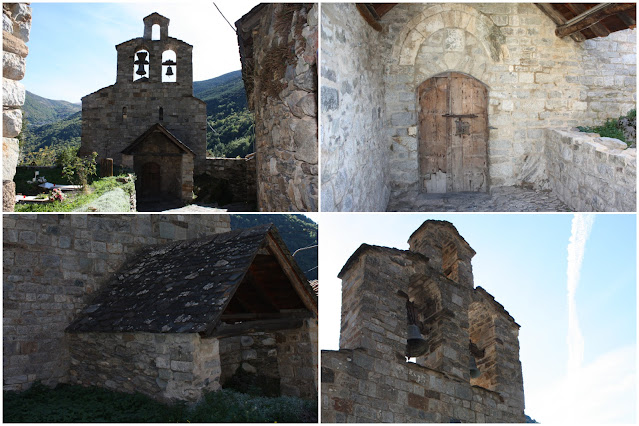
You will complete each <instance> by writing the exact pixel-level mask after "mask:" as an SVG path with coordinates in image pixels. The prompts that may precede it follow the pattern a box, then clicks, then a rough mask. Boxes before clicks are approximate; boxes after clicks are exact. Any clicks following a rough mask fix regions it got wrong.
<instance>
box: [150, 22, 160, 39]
mask: <svg viewBox="0 0 639 426" xmlns="http://www.w3.org/2000/svg"><path fill="white" fill-rule="evenodd" d="M159 39H160V25H158V24H154V25H153V26H152V27H151V40H159Z"/></svg>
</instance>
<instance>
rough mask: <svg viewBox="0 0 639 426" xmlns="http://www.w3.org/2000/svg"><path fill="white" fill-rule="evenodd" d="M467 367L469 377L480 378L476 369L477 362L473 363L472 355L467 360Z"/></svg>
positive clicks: (479, 373)
mask: <svg viewBox="0 0 639 426" xmlns="http://www.w3.org/2000/svg"><path fill="white" fill-rule="evenodd" d="M468 367H469V368H470V377H472V378H473V379H476V378H477V377H479V376H481V371H479V368H477V362H475V357H474V356H472V355H471V356H470V358H469V361H468Z"/></svg>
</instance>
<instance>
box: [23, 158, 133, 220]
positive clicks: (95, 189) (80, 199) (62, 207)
mask: <svg viewBox="0 0 639 426" xmlns="http://www.w3.org/2000/svg"><path fill="white" fill-rule="evenodd" d="M54 170H56V169H54ZM41 174H43V175H45V176H46V177H47V180H49V181H51V182H55V183H59V182H61V181H60V180H52V179H50V178H49V177H48V176H51V175H53V173H49V175H47V174H45V173H41ZM16 176H17V173H16ZM31 177H33V172H32V174H31ZM122 180H126V181H125V182H122ZM65 183H66V182H65ZM116 188H121V189H122V190H124V192H126V193H127V194H129V195H131V194H133V192H134V191H135V182H134V179H133V178H130V177H127V176H124V175H123V176H111V177H107V178H102V179H98V180H94V181H93V182H92V183H91V184H90V185H89V190H88V192H86V193H85V192H81V191H79V192H65V196H66V197H67V198H66V199H65V200H63V201H54V202H51V203H42V204H40V203H38V204H27V203H25V204H16V205H15V211H16V212H19V213H24V212H70V211H74V210H76V209H79V208H80V207H82V206H84V205H86V204H89V203H91V202H93V201H95V200H97V199H98V198H99V197H101V196H102V195H104V194H105V193H107V192H109V191H112V190H114V189H116ZM39 189H40V190H42V188H39ZM43 192H45V193H49V192H50V191H46V190H44V191H43ZM16 193H20V191H18V189H17V181H16ZM23 194H24V192H23ZM105 211H108V209H107V210H105Z"/></svg>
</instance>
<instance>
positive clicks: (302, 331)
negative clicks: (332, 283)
mask: <svg viewBox="0 0 639 426" xmlns="http://www.w3.org/2000/svg"><path fill="white" fill-rule="evenodd" d="M66 332H67V333H66V334H67V338H68V340H69V347H70V353H71V370H70V375H71V377H72V381H74V382H76V383H79V384H83V385H97V386H103V387H107V388H112V389H119V390H125V391H128V392H142V393H144V394H147V395H150V396H152V397H155V398H157V399H161V400H175V399H179V400H187V401H196V400H198V399H199V398H201V397H202V395H203V392H205V391H214V390H217V389H219V388H220V387H221V385H223V384H224V381H225V380H227V379H228V378H230V377H232V376H233V375H234V374H235V373H236V371H238V370H240V369H241V370H242V371H244V372H245V373H246V374H260V375H262V376H266V377H268V378H269V379H271V381H275V382H277V384H278V387H279V389H280V391H281V393H282V394H283V395H290V396H298V397H305V398H312V397H315V396H316V395H317V383H316V379H315V378H316V374H314V372H315V371H317V355H316V353H317V294H316V293H315V291H314V289H313V288H312V287H311V285H310V284H309V283H308V281H307V280H306V279H305V278H304V275H303V273H302V271H301V270H300V269H299V267H298V266H297V264H296V263H295V261H294V260H293V258H292V257H291V255H290V253H289V252H288V249H287V248H286V246H285V245H284V243H283V241H282V240H281V238H280V237H279V234H278V233H277V230H276V229H275V228H274V227H273V226H272V225H266V226H259V227H255V228H250V229H243V230H238V231H232V232H228V233H223V234H217V235H214V236H211V237H206V238H203V239H198V240H191V241H184V242H176V243H170V244H166V245H162V246H155V247H151V248H149V249H147V250H144V251H143V252H141V253H139V254H138V255H136V256H135V257H134V258H132V259H131V260H130V261H129V262H128V263H127V264H125V265H124V266H123V267H122V268H121V269H120V271H119V272H117V273H116V274H114V275H113V277H112V278H111V280H110V281H109V283H108V284H107V285H106V286H105V288H104V289H103V290H102V292H100V293H99V294H98V295H97V297H96V298H95V299H94V300H93V301H92V302H90V303H89V304H88V305H87V306H86V308H85V309H84V310H83V311H82V312H81V313H80V314H79V315H78V316H77V317H76V318H75V319H74V321H73V322H72V323H71V324H70V325H69V326H68V327H67V329H66ZM236 343H238V344H237V345H236ZM258 352H259V353H260V354H261V355H262V356H261V357H258V356H257V354H258Z"/></svg>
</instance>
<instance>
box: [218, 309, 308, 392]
mask: <svg viewBox="0 0 639 426" xmlns="http://www.w3.org/2000/svg"><path fill="white" fill-rule="evenodd" d="M220 359H221V361H222V378H221V383H222V384H224V383H226V381H227V380H228V379H229V378H231V377H232V376H233V375H234V374H235V373H236V371H237V369H238V368H241V369H242V370H243V372H245V373H248V374H259V375H262V376H266V377H270V378H275V379H279V383H280V391H281V393H282V395H288V396H296V397H299V398H306V399H310V398H315V397H316V396H317V320H314V319H310V320H306V321H305V322H304V325H303V326H302V327H300V328H298V329H292V330H280V331H276V332H253V333H247V334H246V335H243V336H233V337H227V338H223V339H220Z"/></svg>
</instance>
